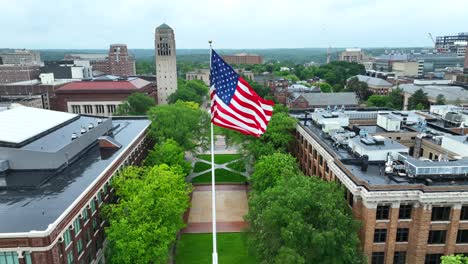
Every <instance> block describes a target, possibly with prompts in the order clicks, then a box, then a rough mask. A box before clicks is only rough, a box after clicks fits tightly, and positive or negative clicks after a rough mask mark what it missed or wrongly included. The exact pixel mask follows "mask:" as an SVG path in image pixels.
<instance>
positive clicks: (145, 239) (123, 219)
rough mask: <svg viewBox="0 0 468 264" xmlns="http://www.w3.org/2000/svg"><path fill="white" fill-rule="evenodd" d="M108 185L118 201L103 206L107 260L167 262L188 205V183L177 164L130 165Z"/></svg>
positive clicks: (118, 261) (189, 188)
mask: <svg viewBox="0 0 468 264" xmlns="http://www.w3.org/2000/svg"><path fill="white" fill-rule="evenodd" d="M112 186H113V187H114V188H115V191H116V195H117V196H118V197H119V198H120V201H119V203H118V204H110V205H106V206H104V209H103V213H104V215H105V217H106V218H107V219H108V221H109V224H110V226H109V227H107V228H106V229H105V232H106V235H107V239H108V241H109V248H110V252H111V255H110V260H111V263H123V264H125V263H167V260H168V256H169V253H168V252H169V248H170V246H171V245H172V244H173V242H174V241H175V239H176V235H177V232H178V231H179V230H180V229H181V228H183V227H184V222H183V220H182V217H181V215H182V214H183V213H184V212H185V211H186V210H187V208H188V207H189V196H188V195H189V193H190V192H191V187H190V185H189V184H188V183H186V182H185V179H184V175H183V174H182V172H181V170H180V168H171V167H169V166H167V165H165V164H164V165H160V166H155V167H152V168H149V167H132V166H130V167H127V168H125V169H124V170H123V171H122V172H121V173H119V175H118V176H117V177H116V178H115V180H114V181H113V182H112Z"/></svg>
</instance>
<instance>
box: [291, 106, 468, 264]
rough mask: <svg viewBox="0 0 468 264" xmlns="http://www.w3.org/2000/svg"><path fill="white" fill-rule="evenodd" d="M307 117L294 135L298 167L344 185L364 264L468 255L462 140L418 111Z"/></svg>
mask: <svg viewBox="0 0 468 264" xmlns="http://www.w3.org/2000/svg"><path fill="white" fill-rule="evenodd" d="M302 117H304V115H302ZM305 118H306V120H307V122H306V123H304V118H302V121H303V122H301V123H300V124H299V125H298V126H297V130H296V146H295V150H294V152H295V153H296V156H297V158H298V160H299V164H300V167H301V169H302V171H303V172H304V173H305V175H308V176H313V175H314V176H316V177H320V178H322V179H323V180H327V181H334V182H336V183H338V184H339V185H342V186H343V187H344V189H345V198H346V199H347V201H348V204H349V206H350V208H351V210H352V213H353V216H354V217H355V218H356V219H357V220H359V221H361V223H362V227H361V230H360V232H359V237H360V240H361V246H362V250H363V252H364V254H365V256H366V258H367V259H368V261H369V263H370V264H383V263H385V264H392V263H394V264H399V263H412V264H439V263H440V257H441V256H442V255H449V254H454V253H461V254H468V185H467V184H466V175H467V174H466V173H467V172H468V160H466V159H465V158H463V157H466V153H464V152H465V151H468V144H467V142H466V140H465V136H456V135H454V134H455V133H453V132H451V131H448V130H445V129H443V128H437V127H436V126H432V125H430V123H431V122H433V124H437V123H439V122H437V120H438V119H437V117H435V116H434V115H432V114H421V113H418V112H390V111H384V112H382V111H380V112H379V111H372V110H369V109H366V111H357V110H355V111H337V112H328V111H324V110H322V111H316V112H314V113H312V114H308V116H307V115H306V116H305ZM421 120H424V121H421ZM426 122H427V124H426ZM428 131H432V132H431V133H432V134H429V133H428ZM434 133H437V134H434ZM433 135H437V136H433ZM444 142H445V143H444ZM450 142H451V143H450ZM455 142H457V143H455ZM449 143H450V144H451V147H450V144H449ZM460 149H463V151H462V150H460ZM454 151H457V152H458V153H454ZM429 160H430V161H429Z"/></svg>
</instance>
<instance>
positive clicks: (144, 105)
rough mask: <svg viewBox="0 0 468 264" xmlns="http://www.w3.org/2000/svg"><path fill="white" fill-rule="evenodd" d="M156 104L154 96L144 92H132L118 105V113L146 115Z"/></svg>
mask: <svg viewBox="0 0 468 264" xmlns="http://www.w3.org/2000/svg"><path fill="white" fill-rule="evenodd" d="M155 105H156V103H155V101H154V98H152V97H150V96H148V95H145V94H142V93H132V94H131V95H130V96H129V97H127V99H126V100H125V101H123V103H122V104H120V105H119V106H118V107H117V112H116V115H146V112H148V110H149V109H150V108H151V107H153V106H155Z"/></svg>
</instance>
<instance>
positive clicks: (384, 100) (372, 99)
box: [367, 94, 390, 107]
mask: <svg viewBox="0 0 468 264" xmlns="http://www.w3.org/2000/svg"><path fill="white" fill-rule="evenodd" d="M389 103H390V96H385V95H376V94H374V95H371V96H369V98H368V99H367V106H376V107H385V106H387V105H388V104H389Z"/></svg>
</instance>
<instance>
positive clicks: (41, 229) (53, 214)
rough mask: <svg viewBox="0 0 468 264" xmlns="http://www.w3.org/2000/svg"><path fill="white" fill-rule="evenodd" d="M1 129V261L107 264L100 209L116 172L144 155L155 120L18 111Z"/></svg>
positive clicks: (0, 115)
mask: <svg viewBox="0 0 468 264" xmlns="http://www.w3.org/2000/svg"><path fill="white" fill-rule="evenodd" d="M0 122H1V123H2V124H6V126H7V128H8V129H7V130H1V131H0V139H1V141H0V170H1V173H0V175H1V176H0V177H1V179H2V185H1V186H0V190H2V191H1V193H0V217H1V219H2V221H0V262H1V263H19V264H43V263H47V264H59V263H60V264H62V263H103V261H104V253H103V252H104V251H105V245H106V238H105V234H104V228H105V227H106V226H107V225H108V223H107V222H106V221H105V220H104V219H103V218H102V216H101V213H100V210H101V208H102V205H103V204H104V203H107V202H110V201H115V197H114V190H113V189H112V188H111V187H110V185H109V183H110V181H111V180H112V178H113V177H114V176H115V175H116V173H117V172H118V171H120V170H122V168H123V167H124V166H127V165H131V164H138V163H139V162H140V161H141V160H142V158H144V156H145V155H146V152H147V149H148V148H149V147H150V146H151V142H150V141H149V139H148V138H147V136H146V133H147V130H148V127H149V125H150V121H149V120H147V119H145V118H121V119H112V118H102V117H101V118H99V117H94V116H80V115H75V114H69V113H62V112H55V111H49V110H42V109H36V108H28V107H17V108H12V109H10V110H6V111H2V112H0ZM83 125H84V126H83Z"/></svg>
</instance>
